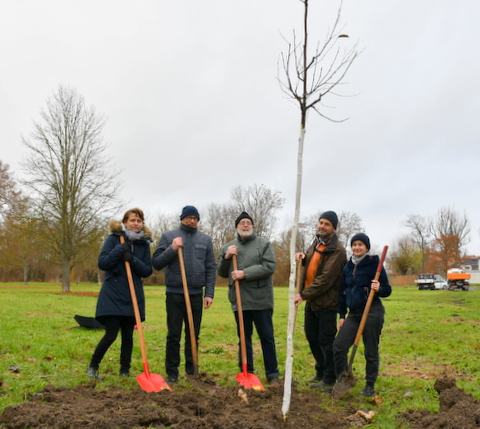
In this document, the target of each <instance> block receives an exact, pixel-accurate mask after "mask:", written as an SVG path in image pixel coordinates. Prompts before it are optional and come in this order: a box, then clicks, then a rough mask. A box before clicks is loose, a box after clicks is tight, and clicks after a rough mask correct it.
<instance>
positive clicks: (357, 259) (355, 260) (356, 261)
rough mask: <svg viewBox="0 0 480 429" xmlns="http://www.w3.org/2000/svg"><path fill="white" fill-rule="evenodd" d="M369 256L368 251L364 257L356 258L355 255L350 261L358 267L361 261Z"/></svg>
mask: <svg viewBox="0 0 480 429" xmlns="http://www.w3.org/2000/svg"><path fill="white" fill-rule="evenodd" d="M367 255H368V251H367V252H366V253H365V254H363V255H362V256H355V255H352V257H351V258H350V260H351V261H352V263H353V265H358V264H359V263H360V261H361V260H362V259H363V258H365V256H367Z"/></svg>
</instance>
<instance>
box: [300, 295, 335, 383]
mask: <svg viewBox="0 0 480 429" xmlns="http://www.w3.org/2000/svg"><path fill="white" fill-rule="evenodd" d="M336 333H337V312H336V311H333V310H316V311H313V310H312V308H311V306H310V303H309V302H307V303H306V305H305V335H306V336H307V340H308V344H309V345H310V350H311V352H312V354H313V357H314V358H315V370H316V372H317V375H318V377H319V378H321V379H322V380H323V381H324V382H325V383H327V384H332V383H334V382H335V380H336V378H335V364H334V361H333V348H332V345H333V340H334V339H335V335H336Z"/></svg>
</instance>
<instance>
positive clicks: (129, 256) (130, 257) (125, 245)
mask: <svg viewBox="0 0 480 429" xmlns="http://www.w3.org/2000/svg"><path fill="white" fill-rule="evenodd" d="M122 249H123V260H124V261H127V262H132V261H133V255H132V254H131V253H130V246H129V245H128V243H127V242H125V243H123V244H122Z"/></svg>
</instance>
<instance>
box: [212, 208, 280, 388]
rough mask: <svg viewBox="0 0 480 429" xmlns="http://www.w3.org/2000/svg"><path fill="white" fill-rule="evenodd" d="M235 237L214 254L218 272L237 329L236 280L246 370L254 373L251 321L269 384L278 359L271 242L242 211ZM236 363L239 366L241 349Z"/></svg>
mask: <svg viewBox="0 0 480 429" xmlns="http://www.w3.org/2000/svg"><path fill="white" fill-rule="evenodd" d="M235 228H236V238H235V239H234V240H233V241H230V242H229V243H227V244H226V245H225V246H224V247H223V248H222V250H221V252H220V255H219V258H218V274H219V275H220V276H221V277H225V278H229V284H228V286H229V288H228V299H229V300H230V303H231V305H232V310H233V312H234V314H235V320H236V322H237V334H238V336H239V338H240V331H239V329H238V327H239V325H238V323H239V320H238V310H237V297H236V294H235V280H238V281H239V284H240V296H241V300H242V310H243V323H244V330H245V340H246V349H247V362H248V368H247V371H248V372H249V373H251V374H253V373H254V364H253V348H252V334H253V325H255V329H256V330H257V333H258V335H259V337H260V343H261V346H262V352H263V363H264V365H265V374H266V377H267V380H268V381H269V383H270V384H271V385H276V384H278V382H279V381H278V377H279V371H278V362H277V352H276V346H275V336H274V329H273V321H272V316H273V280H272V275H273V273H274V271H275V266H276V261H275V252H274V250H273V246H272V243H270V242H269V241H268V240H267V239H265V238H262V237H258V236H257V235H256V234H255V232H254V223H253V219H252V218H251V217H250V215H249V214H248V213H246V212H242V213H241V214H240V215H239V216H238V218H237V219H236V220H235ZM233 255H236V257H237V263H238V267H237V268H238V269H237V270H234V269H233V263H232V257H233ZM238 356H239V365H240V371H241V370H242V359H241V350H239V354H238Z"/></svg>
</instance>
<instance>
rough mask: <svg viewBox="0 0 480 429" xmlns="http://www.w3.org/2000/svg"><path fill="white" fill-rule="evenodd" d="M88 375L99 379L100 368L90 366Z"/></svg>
mask: <svg viewBox="0 0 480 429" xmlns="http://www.w3.org/2000/svg"><path fill="white" fill-rule="evenodd" d="M87 375H88V376H89V377H92V378H98V368H94V367H93V366H89V367H88V369H87Z"/></svg>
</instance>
